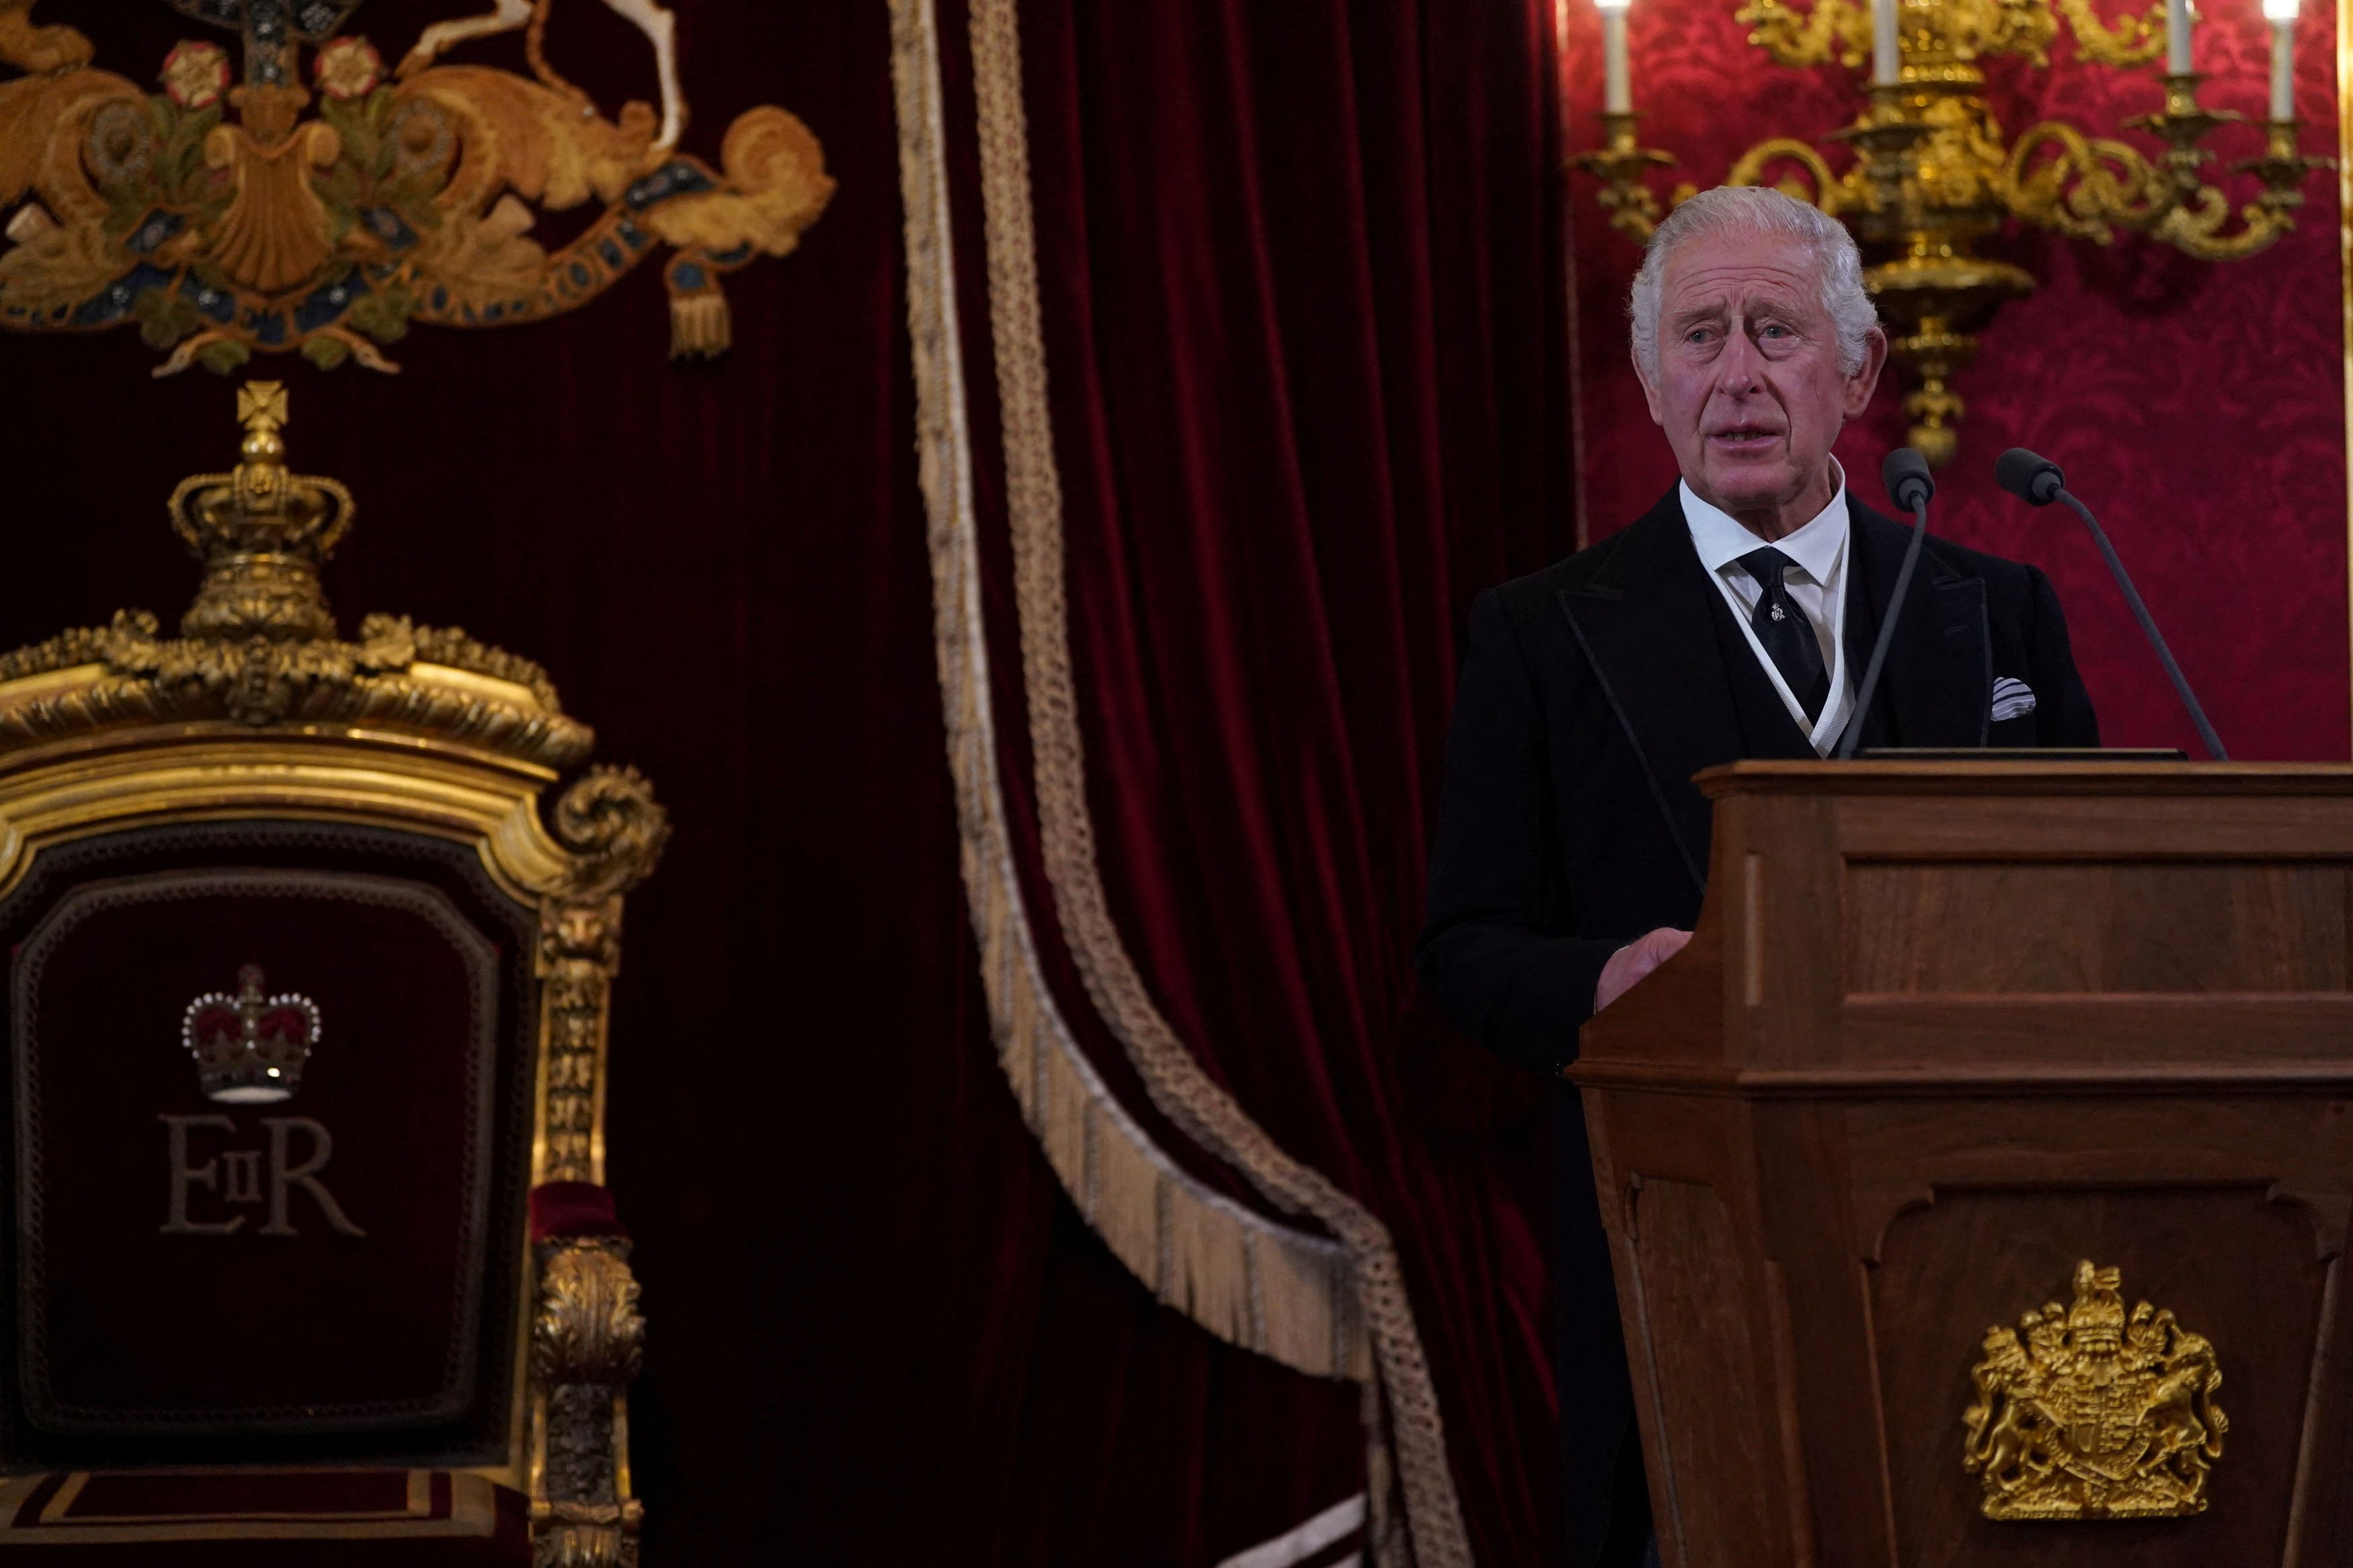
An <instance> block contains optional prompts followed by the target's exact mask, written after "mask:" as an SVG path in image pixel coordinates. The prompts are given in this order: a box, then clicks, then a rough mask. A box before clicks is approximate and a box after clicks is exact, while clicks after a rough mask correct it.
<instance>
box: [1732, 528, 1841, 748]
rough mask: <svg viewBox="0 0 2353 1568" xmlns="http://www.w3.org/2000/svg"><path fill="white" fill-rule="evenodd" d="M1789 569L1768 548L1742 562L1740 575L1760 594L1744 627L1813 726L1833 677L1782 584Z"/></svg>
mask: <svg viewBox="0 0 2353 1568" xmlns="http://www.w3.org/2000/svg"><path fill="white" fill-rule="evenodd" d="M1792 564H1793V563H1792V562H1791V561H1790V560H1789V558H1788V556H1786V555H1784V554H1782V553H1781V552H1779V551H1778V550H1775V549H1773V548H1772V547H1771V546H1769V545H1768V546H1767V547H1766V548H1765V549H1763V550H1752V551H1750V552H1748V553H1747V554H1746V555H1744V556H1742V557H1741V558H1740V566H1741V570H1743V571H1745V572H1746V573H1747V574H1749V575H1750V576H1751V577H1754V578H1756V579H1757V586H1758V587H1760V588H1762V589H1763V590H1764V592H1763V593H1762V594H1760V595H1758V596H1757V612H1756V614H1755V615H1753V616H1750V617H1749V619H1748V624H1749V625H1750V626H1752V627H1754V628H1755V629H1756V632H1757V641H1758V642H1759V643H1761V644H1763V645H1764V648H1765V651H1766V653H1767V654H1768V655H1770V656H1771V657H1772V660H1773V664H1774V667H1775V668H1778V669H1779V670H1780V672H1781V679H1783V680H1786V681H1788V683H1789V692H1790V695H1792V696H1794V697H1795V698H1797V700H1798V706H1799V707H1800V708H1803V709H1804V710H1806V722H1807V723H1809V724H1811V723H1813V722H1814V721H1816V720H1818V719H1820V717H1821V716H1822V704H1823V703H1824V702H1827V701H1829V700H1830V695H1831V672H1830V671H1829V670H1827V669H1825V668H1822V645H1821V644H1820V642H1819V641H1817V640H1816V639H1815V637H1814V623H1813V622H1811V621H1810V620H1808V619H1806V612H1805V611H1803V610H1801V609H1799V608H1798V604H1797V601H1796V600H1794V599H1792V598H1790V597H1789V590H1788V589H1787V588H1786V587H1783V586H1782V584H1781V574H1782V573H1784V572H1786V571H1788V569H1789V567H1790V566H1791V565H1792Z"/></svg>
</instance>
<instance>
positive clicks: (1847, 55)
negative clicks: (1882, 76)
mask: <svg viewBox="0 0 2353 1568" xmlns="http://www.w3.org/2000/svg"><path fill="white" fill-rule="evenodd" d="M1733 20H1735V21H1736V22H1743V23H1746V24H1747V26H1748V27H1749V28H1750V32H1749V34H1748V41H1749V42H1750V43H1752V44H1755V45H1756V46H1757V47H1759V48H1761V49H1763V50H1764V51H1765V53H1766V54H1767V56H1768V57H1770V58H1771V59H1772V61H1773V63H1774V64H1775V65H1777V66H1796V67H1800V68H1802V67H1808V66H1820V65H1828V64H1830V62H1831V61H1832V60H1836V61H1838V62H1839V63H1840V64H1841V65H1842V66H1845V67H1847V68H1849V69H1852V68H1855V67H1858V66H1861V65H1862V64H1863V63H1864V62H1865V61H1867V60H1869V59H1870V58H1871V11H1870V8H1869V7H1868V6H1865V5H1854V4H1852V0H1814V4H1813V5H1811V6H1810V8H1808V9H1806V10H1803V11H1800V10H1799V9H1797V8H1796V7H1795V6H1791V5H1784V4H1782V0H1748V3H1747V4H1746V5H1743V6H1741V8H1740V9H1739V10H1738V11H1736V12H1735V13H1733Z"/></svg>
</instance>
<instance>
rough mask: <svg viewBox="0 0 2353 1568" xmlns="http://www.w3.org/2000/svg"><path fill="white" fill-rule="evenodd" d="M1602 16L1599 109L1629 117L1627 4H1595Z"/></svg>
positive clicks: (1609, 0)
mask: <svg viewBox="0 0 2353 1568" xmlns="http://www.w3.org/2000/svg"><path fill="white" fill-rule="evenodd" d="M1597 4H1598V5H1599V9H1600V12H1601V78H1602V89H1601V90H1602V103H1601V106H1602V108H1604V109H1606V110H1609V112H1610V113H1612V114H1629V113H1631V112H1632V111H1633V108H1634V89H1633V86H1632V84H1631V83H1630V82H1629V81H1628V80H1627V77H1626V8H1627V6H1628V5H1629V4H1630V0H1597Z"/></svg>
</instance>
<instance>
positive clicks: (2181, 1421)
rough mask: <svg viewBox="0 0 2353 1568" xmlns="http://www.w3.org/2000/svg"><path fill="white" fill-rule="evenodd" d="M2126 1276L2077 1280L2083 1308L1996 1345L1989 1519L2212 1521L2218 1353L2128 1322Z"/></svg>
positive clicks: (1983, 1421) (1989, 1348)
mask: <svg viewBox="0 0 2353 1568" xmlns="http://www.w3.org/2000/svg"><path fill="white" fill-rule="evenodd" d="M2122 1286H2123V1279H2122V1277H2121V1275H2120V1274H2119V1272H2118V1271H2117V1270H2116V1269H2114V1268H2094V1266H2093V1265H2092V1264H2091V1263H2090V1262H2088V1261H2086V1262H2084V1263H2081V1264H2078V1265H2077V1266H2076V1268H2075V1300H2074V1302H2073V1305H2070V1306H2064V1307H2063V1306H2061V1305H2060V1304H2059V1303H2058V1302H2056V1301H2052V1302H2047V1303H2045V1304H2044V1305H2043V1306H2042V1307H2041V1308H2040V1309H2038V1310H2034V1311H2031V1312H2029V1313H2027V1314H2026V1316H2025V1317H2023V1318H2021V1320H2020V1321H2019V1324H2018V1327H2017V1328H2016V1329H2005V1328H2001V1327H1998V1326H1997V1327H1995V1328H1993V1329H1989V1330H1988V1331H1987V1332H1986V1339H1985V1347H1984V1349H1985V1356H1984V1359H1983V1360H1982V1361H1980V1362H1978V1364H1977V1366H1976V1368H1975V1370H1974V1371H1973V1372H1972V1373H1971V1374H1970V1375H1971V1376H1972V1378H1973V1379H1974V1380H1975V1382H1976V1385H1977V1402H1976V1403H1975V1404H1973V1405H1970V1406H1969V1409H1968V1415H1966V1417H1965V1420H1966V1422H1967V1425H1968V1446H1967V1448H1966V1450H1965V1455H1964V1458H1963V1463H1964V1465H1965V1466H1966V1467H1967V1468H1968V1470H1969V1471H1970V1472H1971V1473H1972V1474H1975V1475H1976V1476H1978V1478H1979V1479H1981V1480H1982V1481H1983V1482H1984V1484H1985V1504H1984V1511H1985V1515H1986V1517H1987V1518H1988V1519H2002V1520H2073V1519H2161V1518H2172V1517H2179V1516H2180V1515H2184V1514H2195V1513H2203V1512H2204V1511H2205V1510H2206V1478H2207V1472H2208V1470H2209V1469H2210V1468H2211V1465H2212V1462H2213V1461H2214V1460H2216V1459H2218V1458H2221V1455H2222V1437H2223V1434H2225V1433H2227V1432H2228V1431H2229V1430H2230V1429H2231V1423H2230V1419H2229V1418H2228V1417H2227V1416H2225V1415H2223V1414H2222V1409H2221V1406H2220V1405H2217V1404H2215V1403H2214V1393H2215V1390H2217V1389H2219V1388H2220V1387H2221V1385H2222V1373H2221V1368H2220V1367H2218V1366H2217V1365H2216V1364H2215V1360H2214V1347H2213V1346H2212V1345H2211V1344H2210V1343H2208V1342H2206V1341H2205V1340H2204V1339H2203V1338H2201V1337H2200V1336H2199V1335H2197V1334H2194V1333H2191V1332H2190V1331H2189V1330H2187V1329H2185V1328H2183V1327H2182V1326H2181V1325H2180V1324H2179V1322H2177V1321H2174V1316H2173V1314H2172V1313H2171V1312H2167V1311H2158V1310H2155V1309H2153V1308H2152V1307H2150V1306H2149V1304H2148V1303H2147V1302H2146V1301H2143V1302H2141V1303H2140V1304H2139V1305H2137V1306H2136V1307H2135V1308H2133V1310H2132V1311H2131V1313H2130V1314H2129V1315H2127V1314H2126V1311H2125V1303H2124V1295H2123V1292H2122Z"/></svg>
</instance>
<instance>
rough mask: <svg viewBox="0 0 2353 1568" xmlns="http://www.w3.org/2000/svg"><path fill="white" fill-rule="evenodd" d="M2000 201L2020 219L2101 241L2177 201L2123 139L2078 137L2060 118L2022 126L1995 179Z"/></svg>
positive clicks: (2154, 220) (2140, 226)
mask: <svg viewBox="0 0 2353 1568" xmlns="http://www.w3.org/2000/svg"><path fill="white" fill-rule="evenodd" d="M2000 194H2001V199H2002V205H2004V206H2006V207H2008V208H2009V209H2010V211H2011V212H2012V213H2014V214H2016V215H2017V216H2019V217H2020V218H2021V219H2022V220H2024V221H2025V222H2028V223H2031V224H2035V225H2038V226H2042V227H2043V228H2048V229H2054V230H2056V231H2057V232H2059V233H2061V234H2063V235H2066V236H2068V237H2071V238H2074V239H2088V240H2090V241H2092V242H2093V243H2094V245H2106V244H2108V243H2109V242H2111V241H2112V240H2114V239H2115V238H2116V230H2117V229H2118V228H2119V227H2122V228H2128V229H2134V230H2147V229H2150V228H2153V227H2155V226H2156V225H2157V224H2158V221H2159V220H2161V219H2162V218H2163V217H2164V216H2166V214H2167V212H2168V211H2169V210H2170V209H2171V208H2172V207H2173V205H2175V204H2176V202H2178V201H2179V199H2180V196H2181V192H2180V190H2179V187H2177V186H2176V185H2175V184H2174V182H2173V181H2171V180H2170V179H2168V178H2165V177H2164V176H2163V175H2162V174H2159V172H2158V169H2157V167H2156V166H2155V165H2154V164H2152V163H2149V161H2148V160H2147V158H2144V157H2142V156H2141V155H2140V153H2138V152H2137V150H2135V149H2134V148H2133V147H2132V146H2130V145H2129V144H2127V143H2126V142H2116V141H2112V140H2110V139H2108V138H2106V137H2093V136H2086V135H2084V133H2083V132H2080V131H2078V130H2076V129H2075V128H2074V127H2073V126H2072V125H2070V124H2068V123H2067V122H2066V121H2063V120H2046V121H2042V123H2041V124H2039V125H2032V126H2029V127H2028V128H2027V130H2026V132H2025V134H2024V135H2022V136H2021V137H2019V139H2018V141H2017V142H2016V143H2014V144H2013V145H2012V146H2011V148H2010V157H2009V159H2008V161H2007V162H2006V163H2004V164H2003V167H2002V171H2001V176H2000Z"/></svg>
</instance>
